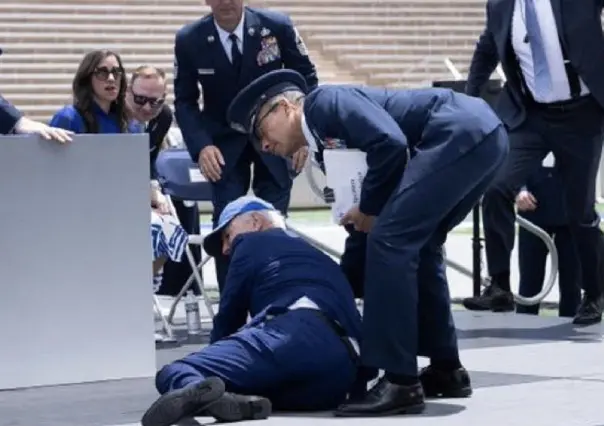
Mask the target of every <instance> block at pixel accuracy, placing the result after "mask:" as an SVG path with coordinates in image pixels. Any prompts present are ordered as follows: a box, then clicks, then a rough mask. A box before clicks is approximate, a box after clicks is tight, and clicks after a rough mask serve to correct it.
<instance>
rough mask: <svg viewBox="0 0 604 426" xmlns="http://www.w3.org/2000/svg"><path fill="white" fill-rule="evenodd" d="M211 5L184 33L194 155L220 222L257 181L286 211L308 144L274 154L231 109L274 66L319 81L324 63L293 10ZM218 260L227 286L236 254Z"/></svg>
mask: <svg viewBox="0 0 604 426" xmlns="http://www.w3.org/2000/svg"><path fill="white" fill-rule="evenodd" d="M206 3H207V4H208V5H209V6H210V8H211V13H210V14H209V15H206V16H204V17H203V18H201V19H199V20H196V21H194V22H192V23H190V24H187V25H185V26H184V27H183V28H181V29H180V30H179V31H178V33H177V34H176V39H175V43H174V55H175V66H174V72H175V77H174V107H175V116H176V121H177V122H178V126H179V127H180V129H181V132H182V135H183V138H184V141H185V144H186V146H187V148H188V150H189V152H190V154H191V158H192V159H193V161H194V162H195V163H198V164H199V168H200V170H201V172H202V174H203V175H204V176H205V177H206V178H207V179H208V180H209V181H210V182H211V183H212V190H213V199H212V205H213V208H214V210H213V221H214V223H216V221H217V220H218V217H219V216H220V213H221V212H222V209H224V207H225V206H226V205H227V204H228V203H229V202H230V201H233V200H235V199H236V198H238V197H240V196H242V195H245V194H247V193H248V191H249V189H250V185H251V187H252V189H253V192H254V194H256V195H257V196H259V197H260V198H262V199H265V200H267V201H269V202H271V203H272V204H274V205H275V207H276V208H277V209H279V211H281V212H282V213H283V214H286V213H287V209H288V206H289V201H290V193H291V188H292V178H293V175H295V173H297V172H299V171H300V170H301V169H302V167H303V166H304V163H305V161H306V158H307V155H308V150H307V149H306V148H303V149H301V150H299V151H298V152H296V153H293V154H292V159H291V160H290V159H288V160H287V161H286V160H284V159H282V158H277V157H274V156H270V155H266V154H264V153H262V152H260V151H259V150H257V149H254V146H253V145H252V144H251V143H250V141H249V140H248V138H247V137H246V135H243V134H241V133H238V132H237V131H235V130H233V129H232V128H231V126H230V125H229V122H228V121H227V119H226V110H227V107H228V106H229V104H230V102H231V101H232V100H233V98H234V97H235V95H236V94H237V93H238V92H239V90H241V89H243V88H244V87H245V86H246V85H247V84H249V83H250V82H252V81H253V80H254V79H255V78H257V77H259V76H261V75H263V74H266V73H267V72H269V71H272V70H276V69H281V68H289V69H293V70H296V71H298V72H299V73H300V74H302V75H303V76H304V79H305V80H306V83H307V84H308V85H309V86H310V87H315V86H316V85H317V83H318V79H317V71H316V68H315V66H314V64H313V63H312V61H311V60H310V58H309V55H308V51H307V49H306V46H305V44H304V41H303V39H302V37H301V36H300V34H299V33H298V31H297V30H296V28H295V27H294V25H293V23H292V21H291V19H290V18H289V17H288V16H286V15H284V14H282V13H280V12H277V11H274V10H267V9H257V8H250V7H244V6H243V0H231V1H229V2H225V1H224V0H206ZM199 87H201V92H200V89H199ZM200 95H203V108H202V109H200V103H199V98H200ZM292 162H293V164H292ZM252 165H253V174H252V172H251V168H252ZM292 169H293V170H292ZM252 176H253V178H252ZM215 262H216V273H217V278H218V286H219V288H220V289H221V288H222V287H223V285H224V280H225V277H226V273H227V269H228V258H227V257H225V256H222V255H221V254H218V257H217V258H216V259H215Z"/></svg>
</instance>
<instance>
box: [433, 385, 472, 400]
mask: <svg viewBox="0 0 604 426" xmlns="http://www.w3.org/2000/svg"><path fill="white" fill-rule="evenodd" d="M424 394H425V395H426V398H431V399H435V398H469V397H470V396H472V388H471V387H463V388H459V389H454V390H447V391H445V392H434V391H432V392H429V391H427V390H426V388H425V387H424Z"/></svg>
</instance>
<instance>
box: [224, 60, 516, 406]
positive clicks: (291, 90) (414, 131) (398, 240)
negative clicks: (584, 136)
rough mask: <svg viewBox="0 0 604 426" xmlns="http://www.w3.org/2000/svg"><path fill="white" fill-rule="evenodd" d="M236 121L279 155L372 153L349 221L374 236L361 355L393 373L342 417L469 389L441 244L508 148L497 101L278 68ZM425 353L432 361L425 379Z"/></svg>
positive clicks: (243, 101) (251, 91)
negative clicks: (339, 82) (311, 82)
mask: <svg viewBox="0 0 604 426" xmlns="http://www.w3.org/2000/svg"><path fill="white" fill-rule="evenodd" d="M228 118H229V122H232V123H235V126H236V127H237V128H240V129H244V130H245V131H246V132H248V133H250V134H253V135H254V136H255V137H256V138H257V139H258V140H259V141H261V145H262V149H263V150H264V151H266V152H270V153H272V154H276V155H281V156H287V155H290V154H291V153H292V152H294V151H296V150H298V149H299V148H300V147H301V146H309V147H310V149H311V150H312V151H319V152H320V151H322V150H324V149H326V148H331V149H338V148H350V149H358V150H360V151H363V152H365V153H366V161H367V166H368V171H367V174H366V176H365V178H364V181H363V184H362V188H361V194H360V203H359V205H356V206H353V207H352V208H351V209H350V210H349V211H348V213H346V214H345V215H344V217H343V218H342V222H341V223H342V224H352V225H353V226H354V228H355V229H356V230H357V231H362V232H365V233H368V236H367V253H366V265H365V268H366V270H365V304H364V312H363V334H362V337H363V338H362V344H361V362H362V365H363V366H367V367H373V368H379V369H382V370H385V375H384V376H383V377H382V378H381V379H380V380H379V381H378V383H377V384H376V385H375V386H374V387H373V388H372V389H370V390H369V391H368V392H367V393H366V395H365V396H364V397H363V398H361V399H357V400H350V401H349V402H348V403H346V404H344V405H342V406H341V407H339V409H338V410H337V411H336V414H337V415H341V416H380V415H391V414H398V413H417V412H421V411H423V410H424V408H425V403H424V398H425V396H428V397H438V396H444V397H466V396H469V395H470V394H471V393H472V388H471V385H470V378H469V376H468V373H467V372H466V370H465V369H463V367H462V365H461V362H460V359H459V351H458V347H457V335H456V331H455V326H454V323H453V318H452V314H451V306H450V299H449V291H448V283H447V278H446V275H445V263H444V258H443V250H442V249H443V244H444V242H445V240H446V237H447V234H448V232H449V231H450V230H451V229H453V227H455V226H456V225H457V224H459V223H460V222H461V221H462V220H463V219H464V218H465V217H466V216H467V214H468V213H469V212H470V211H471V209H472V207H473V206H474V205H475V204H476V202H477V201H478V200H479V199H480V197H481V195H482V194H483V192H484V191H485V190H486V188H487V187H488V185H489V184H490V182H491V181H492V180H493V178H494V177H495V175H496V173H497V172H498V170H499V169H500V168H501V166H502V164H503V163H504V160H505V157H506V155H507V153H508V150H509V147H508V140H507V135H506V132H505V130H504V128H503V125H502V124H501V121H500V120H499V119H498V118H497V116H496V115H495V114H494V113H493V112H492V110H491V108H490V107H489V106H488V105H487V104H486V103H485V102H484V101H483V100H481V99H475V98H471V97H469V96H466V95H463V94H459V93H455V92H453V91H451V90H446V89H418V90H388V89H382V88H372V87H355V86H336V85H333V86H332V85H323V86H320V87H319V88H317V89H315V90H312V91H310V92H309V93H308V90H307V88H306V83H305V81H304V79H303V78H302V76H300V75H299V74H298V73H296V72H294V71H291V70H280V71H275V72H272V73H270V74H268V75H265V76H263V77H260V78H259V79H257V80H256V81H254V82H253V83H252V84H250V85H249V86H248V87H247V88H245V89H244V90H243V91H241V92H240V93H239V95H238V96H237V97H236V98H235V99H234V100H233V102H232V104H231V105H230V107H229V112H228ZM325 141H330V143H329V144H326V142H325ZM334 141H335V142H334ZM328 172H329V171H328ZM418 355H419V356H426V357H428V358H430V366H429V367H427V369H425V370H423V371H422V373H421V374H418V365H417V356H418Z"/></svg>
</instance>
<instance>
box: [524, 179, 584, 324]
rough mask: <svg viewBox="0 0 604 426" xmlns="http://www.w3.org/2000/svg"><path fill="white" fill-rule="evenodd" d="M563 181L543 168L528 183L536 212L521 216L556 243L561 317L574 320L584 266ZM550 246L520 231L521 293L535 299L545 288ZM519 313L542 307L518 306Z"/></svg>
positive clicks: (532, 235) (528, 233)
mask: <svg viewBox="0 0 604 426" xmlns="http://www.w3.org/2000/svg"><path fill="white" fill-rule="evenodd" d="M562 188H563V186H562V181H561V180H560V176H559V175H558V173H557V171H556V170H555V169H554V168H553V167H541V169H539V171H537V172H536V173H535V174H534V175H533V176H532V178H531V179H529V181H528V182H527V185H526V189H527V190H528V191H529V192H531V194H533V196H534V197H535V199H536V200H537V208H536V209H535V210H533V211H524V212H519V213H518V214H519V215H520V216H522V217H524V218H525V219H527V220H529V221H530V222H532V223H534V224H535V225H537V226H538V227H540V228H542V229H543V230H544V231H546V232H547V233H548V234H549V235H550V236H551V237H552V238H554V242H555V244H556V249H557V251H558V264H559V268H558V269H559V288H560V304H559V308H558V312H559V314H560V316H562V317H574V316H575V314H576V312H577V307H578V306H579V303H580V302H581V289H580V280H581V266H580V263H579V258H578V254H577V250H576V247H575V242H574V241H573V238H572V234H571V231H570V228H569V222H568V216H567V214H566V206H565V203H564V194H563V191H562V190H561V189H562ZM547 254H548V251H547V247H546V246H545V244H544V243H543V241H541V239H540V238H539V237H537V236H535V235H534V234H532V233H530V232H529V231H527V230H525V229H524V228H520V229H519V231H518V264H519V269H520V285H519V293H520V295H521V296H525V297H532V296H535V295H536V294H538V293H539V292H540V291H541V289H542V288H543V282H544V280H545V266H546V260H547ZM516 312H518V313H523V314H535V315H536V314H538V313H539V305H538V304H537V305H531V306H525V305H517V306H516Z"/></svg>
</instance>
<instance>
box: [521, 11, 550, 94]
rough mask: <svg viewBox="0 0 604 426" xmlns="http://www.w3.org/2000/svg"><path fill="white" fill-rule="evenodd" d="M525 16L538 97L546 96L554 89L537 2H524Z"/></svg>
mask: <svg viewBox="0 0 604 426" xmlns="http://www.w3.org/2000/svg"><path fill="white" fill-rule="evenodd" d="M524 16H525V21H526V22H525V25H526V32H527V35H528V41H529V43H530V45H531V52H532V54H533V72H534V73H535V91H536V92H537V93H536V95H537V96H539V95H542V96H544V95H546V94H547V93H548V92H549V91H550V90H551V88H552V77H551V75H550V72H549V66H548V64H547V58H546V56H545V45H544V44H543V37H542V36H541V30H540V28H539V20H538V19H537V11H536V10H535V0H524Z"/></svg>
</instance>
